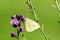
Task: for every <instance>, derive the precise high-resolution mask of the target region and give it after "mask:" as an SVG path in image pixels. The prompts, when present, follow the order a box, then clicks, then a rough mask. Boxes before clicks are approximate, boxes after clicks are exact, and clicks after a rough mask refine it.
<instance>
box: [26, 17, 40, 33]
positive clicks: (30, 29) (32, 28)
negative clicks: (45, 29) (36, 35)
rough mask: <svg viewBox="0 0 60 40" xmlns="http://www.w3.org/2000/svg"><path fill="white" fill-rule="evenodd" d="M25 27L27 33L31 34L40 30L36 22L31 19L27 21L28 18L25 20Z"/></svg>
mask: <svg viewBox="0 0 60 40" xmlns="http://www.w3.org/2000/svg"><path fill="white" fill-rule="evenodd" d="M25 25H26V27H25V28H26V31H28V32H33V31H35V30H37V29H39V28H40V25H39V24H38V23H37V22H35V21H33V20H31V19H28V18H26V22H25Z"/></svg>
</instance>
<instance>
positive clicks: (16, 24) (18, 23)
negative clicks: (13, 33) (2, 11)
mask: <svg viewBox="0 0 60 40" xmlns="http://www.w3.org/2000/svg"><path fill="white" fill-rule="evenodd" d="M10 24H11V25H13V26H14V27H17V26H20V22H19V21H18V20H17V19H12V20H11V21H10Z"/></svg>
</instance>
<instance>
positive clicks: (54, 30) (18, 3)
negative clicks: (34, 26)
mask: <svg viewBox="0 0 60 40" xmlns="http://www.w3.org/2000/svg"><path fill="white" fill-rule="evenodd" d="M31 2H32V5H33V7H34V8H35V12H36V14H37V16H38V19H39V24H40V25H42V24H43V25H44V32H45V33H46V35H47V36H48V35H49V34H50V40H60V24H59V23H57V21H60V16H59V12H58V10H57V9H56V8H54V7H52V6H51V4H54V5H55V0H31ZM15 14H23V15H24V16H25V17H28V18H30V19H33V20H35V19H34V17H33V15H32V14H31V13H30V12H29V9H28V6H27V4H26V0H0V40H16V38H11V36H10V33H11V32H16V29H14V28H13V27H12V26H11V25H10V20H11V19H10V16H12V15H15ZM22 34H24V35H25V38H26V40H45V39H44V37H43V35H42V33H41V32H40V30H39V29H38V30H36V31H34V32H32V33H29V32H26V30H25V31H24V32H23V33H22Z"/></svg>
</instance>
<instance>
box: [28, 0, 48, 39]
mask: <svg viewBox="0 0 60 40" xmlns="http://www.w3.org/2000/svg"><path fill="white" fill-rule="evenodd" d="M27 2H28V6H29V10H31V13H32V14H33V15H34V17H35V19H36V21H38V18H37V15H36V13H35V11H34V9H33V7H32V5H31V2H30V0H28V1H27ZM40 31H41V33H42V35H43V36H44V37H45V39H46V40H48V38H47V36H46V34H45V33H44V31H43V30H42V29H41V28H40Z"/></svg>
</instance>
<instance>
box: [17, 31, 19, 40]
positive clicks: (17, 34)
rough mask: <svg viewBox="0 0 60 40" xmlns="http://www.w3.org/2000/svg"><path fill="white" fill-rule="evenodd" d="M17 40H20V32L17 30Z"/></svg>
mask: <svg viewBox="0 0 60 40" xmlns="http://www.w3.org/2000/svg"><path fill="white" fill-rule="evenodd" d="M17 40H19V30H17Z"/></svg>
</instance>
